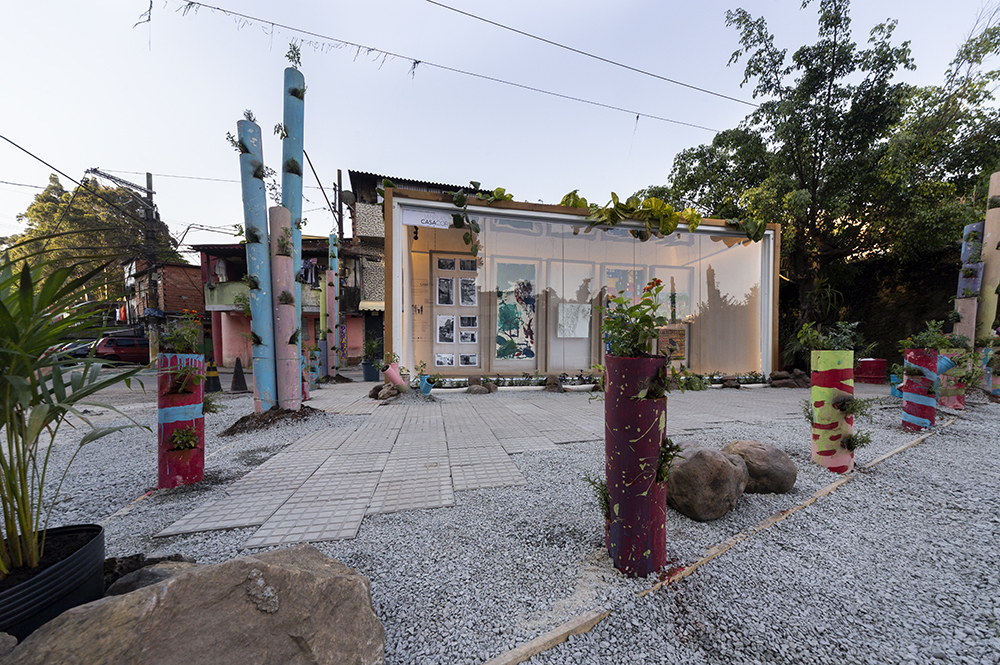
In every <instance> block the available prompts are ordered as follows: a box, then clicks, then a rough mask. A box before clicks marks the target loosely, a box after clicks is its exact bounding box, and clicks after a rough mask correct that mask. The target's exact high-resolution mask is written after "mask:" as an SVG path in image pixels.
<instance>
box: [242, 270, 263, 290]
mask: <svg viewBox="0 0 1000 665" xmlns="http://www.w3.org/2000/svg"><path fill="white" fill-rule="evenodd" d="M243 283H244V284H246V285H247V288H249V289H250V290H251V291H253V290H254V289H259V288H260V281H259V280H258V279H257V277H256V276H255V275H251V274H250V273H247V274H246V275H243Z"/></svg>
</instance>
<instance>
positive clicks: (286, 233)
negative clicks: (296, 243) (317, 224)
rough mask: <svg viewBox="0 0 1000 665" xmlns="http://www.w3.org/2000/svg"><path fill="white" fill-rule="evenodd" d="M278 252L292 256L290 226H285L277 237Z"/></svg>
mask: <svg viewBox="0 0 1000 665" xmlns="http://www.w3.org/2000/svg"><path fill="white" fill-rule="evenodd" d="M277 245H278V248H277V249H278V252H277V253H278V254H280V255H281V256H291V255H292V229H291V228H290V227H287V226H285V227H283V228H282V229H281V235H280V236H278V238H277Z"/></svg>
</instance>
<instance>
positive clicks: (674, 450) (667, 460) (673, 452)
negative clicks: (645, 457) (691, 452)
mask: <svg viewBox="0 0 1000 665" xmlns="http://www.w3.org/2000/svg"><path fill="white" fill-rule="evenodd" d="M682 452H683V451H682V450H681V447H680V446H678V445H677V444H676V443H674V442H673V441H671V440H670V437H663V442H662V443H660V455H659V458H658V459H657V461H656V482H658V483H662V482H663V481H665V480H666V479H667V478H668V477H669V476H670V472H671V471H672V470H673V464H674V461H675V460H678V459H685V457H684V455H682V454H681V453H682Z"/></svg>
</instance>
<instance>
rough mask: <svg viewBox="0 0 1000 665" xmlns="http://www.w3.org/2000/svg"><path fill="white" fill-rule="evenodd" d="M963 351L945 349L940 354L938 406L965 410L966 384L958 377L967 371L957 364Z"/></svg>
mask: <svg viewBox="0 0 1000 665" xmlns="http://www.w3.org/2000/svg"><path fill="white" fill-rule="evenodd" d="M963 353H964V351H962V349H945V350H942V351H941V352H940V353H939V354H938V366H937V372H938V388H937V400H938V404H940V405H941V406H944V407H947V408H949V409H959V410H964V409H965V384H964V383H962V382H961V381H959V380H958V378H957V376H958V375H959V374H962V373H963V372H964V371H965V368H964V367H960V366H959V365H957V364H956V363H955V359H956V358H957V357H958V356H960V355H962V354H963Z"/></svg>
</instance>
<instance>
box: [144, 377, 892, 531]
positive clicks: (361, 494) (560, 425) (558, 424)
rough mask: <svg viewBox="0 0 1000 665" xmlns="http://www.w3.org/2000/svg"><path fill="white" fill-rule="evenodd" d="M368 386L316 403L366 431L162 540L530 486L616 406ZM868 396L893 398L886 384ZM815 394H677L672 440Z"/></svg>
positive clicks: (251, 478) (248, 484) (276, 461)
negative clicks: (557, 452) (385, 396)
mask: <svg viewBox="0 0 1000 665" xmlns="http://www.w3.org/2000/svg"><path fill="white" fill-rule="evenodd" d="M365 388H366V386H365V384H361V385H360V386H359V384H357V383H354V384H340V385H328V386H326V387H324V388H323V389H321V390H319V391H317V392H315V393H314V394H313V399H312V400H310V403H309V404H310V406H312V407H313V408H319V409H323V410H326V411H329V412H331V413H347V414H360V415H365V414H367V415H368V418H367V419H366V420H365V422H364V424H362V425H361V426H360V427H359V428H358V429H356V430H349V429H345V428H330V429H324V430H320V431H317V432H313V433H311V434H308V435H306V436H305V437H303V438H301V439H299V440H298V441H296V442H295V443H293V444H292V445H290V446H288V447H286V448H285V449H284V450H282V451H281V452H280V453H278V454H277V455H275V456H274V457H272V458H271V459H269V460H268V461H267V462H265V463H264V464H262V465H260V466H259V467H257V468H256V469H254V470H253V471H251V472H250V473H248V474H247V475H246V476H244V477H243V478H241V479H239V480H238V481H236V482H235V483H233V484H232V485H231V486H230V487H229V489H228V490H227V494H228V496H227V497H226V498H224V499H222V500H219V501H215V502H213V503H208V504H205V505H203V506H200V507H199V508H197V509H195V510H193V511H191V512H190V513H188V514H187V515H184V516H183V517H182V518H181V519H179V520H178V521H177V522H175V523H174V524H172V525H171V526H169V527H168V528H166V529H164V530H163V531H161V532H160V533H158V534H157V536H172V535H176V534H181V533H193V532H198V531H212V530H217V529H232V528H236V527H251V526H256V527H258V529H257V531H256V532H255V533H254V534H253V535H252V536H251V537H250V538H249V539H248V540H247V541H246V542H245V543H244V545H243V546H244V547H245V548H247V547H265V546H271V545H286V544H292V543H301V542H316V541H323V540H338V539H343V538H353V537H355V536H356V535H357V532H358V528H359V527H360V525H361V521H362V520H363V519H364V517H365V515H373V514H376V513H391V512H396V511H400V510H413V509H418V508H440V507H444V506H452V505H454V504H455V492H456V491H463V490H471V489H479V488H485V487H503V486H509V485H524V484H526V481H525V479H524V476H522V475H521V472H520V471H518V469H517V466H516V465H515V464H514V462H513V461H512V460H511V457H510V455H513V454H518V453H523V452H525V451H545V450H554V449H555V447H556V446H557V445H560V444H570V443H573V442H579V441H594V440H600V439H603V438H604V403H603V402H602V401H598V400H594V401H591V400H590V399H589V397H590V395H589V394H588V393H562V394H553V393H546V392H540V391H532V392H500V393H496V394H494V395H489V396H476V395H466V394H464V393H459V394H454V395H443V396H440V397H439V401H437V402H434V403H409V404H403V403H397V404H380V403H379V402H377V401H375V400H372V399H369V398H368V397H367V396H365V395H364V394H362V396H361V397H359V396H358V393H359V392H362V391H364V390H365ZM857 393H858V394H859V395H864V394H869V393H870V394H888V388H887V387H885V386H860V385H859V386H857ZM807 395H808V390H792V389H763V388H762V389H754V390H710V391H705V392H698V393H691V392H688V393H684V394H680V393H672V394H671V395H670V396H669V398H668V401H667V414H668V417H667V423H668V425H667V427H668V434H669V435H670V436H674V437H678V436H683V434H684V432H686V431H692V430H696V429H704V428H706V427H708V428H710V427H712V426H714V425H717V424H720V423H723V422H732V421H744V422H762V421H767V420H771V419H776V418H778V419H784V418H800V417H801V415H800V411H801V409H800V407H799V404H798V402H799V400H801V399H802V398H803V397H806V396H807Z"/></svg>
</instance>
